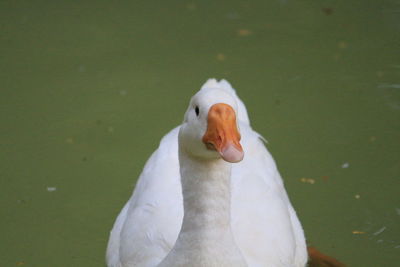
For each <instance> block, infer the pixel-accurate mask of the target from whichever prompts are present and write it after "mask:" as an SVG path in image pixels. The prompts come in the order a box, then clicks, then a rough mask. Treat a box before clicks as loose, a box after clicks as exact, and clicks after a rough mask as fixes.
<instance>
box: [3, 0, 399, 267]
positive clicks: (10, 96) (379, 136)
mask: <svg viewBox="0 0 400 267" xmlns="http://www.w3.org/2000/svg"><path fill="white" fill-rule="evenodd" d="M399 14H400V3H399V2H398V1H394V0H384V1H375V3H373V2H371V1H369V2H365V1H351V3H350V2H343V3H338V2H332V1H324V2H306V3H305V2H296V1H288V0H287V1H268V2H266V1H251V2H246V1H230V2H229V4H227V3H215V2H214V1H187V2H182V1H168V4H167V3H159V4H158V5H155V3H153V2H148V3H136V2H131V3H114V2H112V1H111V2H110V1H98V2H96V3H78V2H77V3H71V2H69V1H63V2H59V1H58V2H57V3H56V2H52V1H42V2H40V3H39V2H35V3H33V2H31V1H2V3H0V25H1V32H2V34H1V36H0V38H1V43H0V47H1V50H2V51H3V53H2V60H1V61H0V70H1V71H0V77H1V84H2V88H1V93H0V94H1V97H0V107H1V113H0V114H1V115H0V122H1V126H2V127H1V131H0V144H1V149H0V151H1V152H0V153H1V154H0V155H1V179H0V182H1V186H0V199H1V201H0V207H1V209H0V210H1V215H2V218H3V220H2V221H1V222H0V226H1V227H0V229H2V230H1V232H0V234H1V236H2V242H1V243H0V248H1V249H2V250H3V251H7V253H6V254H4V253H3V255H1V256H0V261H1V262H2V263H3V264H4V265H6V266H37V265H41V266H101V265H102V264H103V262H104V260H103V259H104V252H105V246H106V242H107V239H108V231H109V230H110V229H111V225H112V223H113V221H114V218H115V216H116V215H117V214H118V212H119V209H120V208H121V207H122V205H123V203H124V202H125V201H126V200H127V199H128V197H129V196H130V194H131V191H132V188H133V185H134V183H135V177H137V175H138V174H139V173H140V171H141V168H142V166H143V164H144V162H145V160H146V159H147V158H148V156H149V155H150V153H151V152H152V151H153V150H154V149H155V148H156V146H157V143H158V141H159V140H160V138H161V137H162V136H163V135H164V134H165V133H166V132H167V131H168V130H169V129H171V128H172V127H174V126H175V125H177V124H179V123H180V122H181V120H182V116H183V113H184V111H185V109H186V104H187V101H188V99H189V98H190V96H191V95H192V94H193V93H194V92H195V91H197V90H198V88H199V87H200V85H201V84H202V83H203V82H204V81H205V80H206V79H207V78H209V77H217V78H226V79H228V80H229V81H231V82H232V84H233V85H234V86H235V87H236V88H237V90H238V93H239V95H240V96H241V97H242V98H243V99H244V101H245V103H246V104H247V106H248V110H249V113H250V116H251V119H252V124H253V126H254V128H255V129H256V130H257V131H259V132H260V133H261V134H262V135H263V136H265V137H266V139H267V140H268V141H269V144H268V147H269V149H270V150H271V152H272V154H273V155H274V157H275V159H276V161H277V164H278V167H279V169H280V171H281V173H282V175H283V177H284V179H285V183H286V186H287V189H288V191H289V194H290V196H291V199H292V202H293V204H294V206H295V207H296V209H297V211H298V213H299V217H300V219H301V221H302V223H303V226H304V228H305V231H306V235H307V237H308V241H309V243H310V244H312V245H314V246H316V247H318V248H319V249H320V250H321V251H324V252H326V253H327V254H329V255H332V256H335V257H337V258H338V259H340V260H341V261H343V262H345V263H347V264H348V265H349V266H396V265H397V264H396V263H397V262H399V261H400V257H399V255H400V254H399V249H400V229H399V228H400V227H399V225H400V224H399V219H400V218H399V216H400V212H399V210H400V203H399V198H398V194H399V192H398V185H399V183H398V175H399V168H400V166H399V160H398V159H399V158H400V157H399V156H400V155H399V152H400V147H399V145H400V143H399V132H400V125H399V107H400V53H398V51H399V44H400V35H399V31H400V16H399Z"/></svg>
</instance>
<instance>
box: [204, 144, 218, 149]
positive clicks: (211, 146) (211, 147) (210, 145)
mask: <svg viewBox="0 0 400 267" xmlns="http://www.w3.org/2000/svg"><path fill="white" fill-rule="evenodd" d="M206 147H207V149H210V150H217V149H216V148H215V146H214V144H213V143H210V142H207V143H206Z"/></svg>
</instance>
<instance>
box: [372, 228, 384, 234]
mask: <svg viewBox="0 0 400 267" xmlns="http://www.w3.org/2000/svg"><path fill="white" fill-rule="evenodd" d="M385 230H386V227H385V226H383V227H382V228H381V229H379V230H378V231H376V232H375V233H373V235H380V234H382V233H383V232H384V231H385Z"/></svg>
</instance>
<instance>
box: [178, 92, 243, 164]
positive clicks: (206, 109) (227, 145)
mask: <svg viewBox="0 0 400 267" xmlns="http://www.w3.org/2000/svg"><path fill="white" fill-rule="evenodd" d="M237 110H238V108H237V103H236V101H235V99H234V98H233V97H232V95H231V94H230V93H229V92H227V91H225V90H222V89H202V90H200V91H199V92H198V93H197V94H196V95H194V96H193V97H192V99H191V101H190V104H189V108H188V110H187V111H186V114H185V118H184V122H183V124H182V126H181V129H180V132H179V145H180V148H181V149H183V150H184V151H186V153H188V154H189V155H191V156H193V157H196V158H201V159H205V160H207V159H217V158H222V159H223V160H225V161H227V162H232V163H235V162H239V161H241V160H242V159H243V156H244V152H243V148H242V146H241V144H240V131H239V127H238V123H237V119H236V118H237Z"/></svg>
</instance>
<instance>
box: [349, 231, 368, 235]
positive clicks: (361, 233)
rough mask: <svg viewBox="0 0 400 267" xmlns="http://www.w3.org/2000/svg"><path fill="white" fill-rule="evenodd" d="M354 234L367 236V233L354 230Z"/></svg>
mask: <svg viewBox="0 0 400 267" xmlns="http://www.w3.org/2000/svg"><path fill="white" fill-rule="evenodd" d="M352 233H353V234H354V235H363V234H366V232H363V231H358V230H353V231H352Z"/></svg>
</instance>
